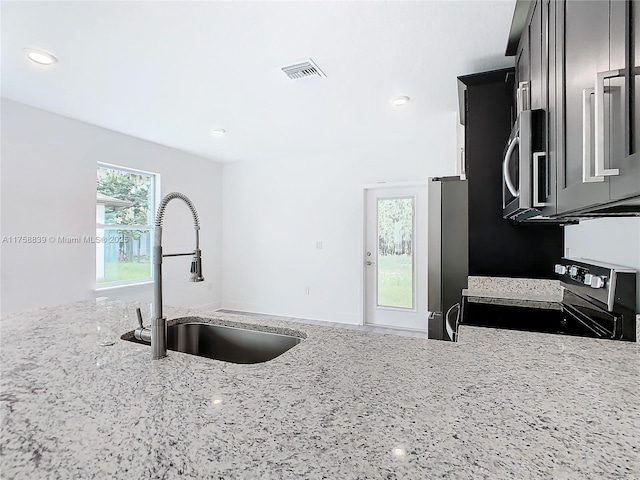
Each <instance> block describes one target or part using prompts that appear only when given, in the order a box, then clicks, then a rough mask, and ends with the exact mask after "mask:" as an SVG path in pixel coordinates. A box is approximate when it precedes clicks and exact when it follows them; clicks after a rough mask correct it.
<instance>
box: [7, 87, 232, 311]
mask: <svg viewBox="0 0 640 480" xmlns="http://www.w3.org/2000/svg"><path fill="white" fill-rule="evenodd" d="M1 113H2V123H1V125H2V137H1V139H2V150H1V152H2V160H1V161H2V163H1V165H0V173H1V177H2V178H1V182H0V185H1V210H0V211H1V217H0V219H1V224H0V229H1V230H0V236H2V237H9V236H15V235H33V236H45V237H49V236H54V237H57V236H59V235H64V236H84V235H87V236H93V235H95V211H96V164H97V162H106V163H112V164H116V165H122V166H126V167H131V168H137V169H141V170H147V171H151V172H155V173H159V174H160V175H161V190H162V194H163V195H164V194H166V193H169V192H171V191H179V192H182V193H184V194H186V195H187V196H189V197H190V198H191V200H193V202H194V204H195V206H196V208H197V209H198V213H199V214H200V218H201V226H202V229H201V248H202V252H203V269H204V275H205V279H206V280H205V282H202V283H190V282H188V281H187V279H188V271H189V261H188V259H184V258H183V259H166V260H165V264H164V276H163V278H164V292H165V296H164V300H165V301H164V303H165V304H167V305H180V306H186V307H205V308H207V307H208V308H216V307H219V306H220V304H221V299H222V282H221V272H222V253H221V246H222V236H221V225H222V167H221V165H220V164H218V163H216V162H212V161H210V160H205V159H203V158H200V157H196V156H194V155H190V154H186V153H183V152H180V151H177V150H174V149H171V148H167V147H163V146H160V145H157V144H154V143H150V142H146V141H143V140H140V139H137V138H133V137H129V136H126V135H122V134H119V133H116V132H113V131H110V130H105V129H103V128H99V127H95V126H93V125H89V124H86V123H82V122H78V121H75V120H71V119H68V118H65V117H62V116H59V115H55V114H52V113H49V112H45V111H43V110H39V109H35V108H31V107H28V106H26V105H23V104H20V103H16V102H13V101H9V100H6V99H2V103H1ZM165 219H166V220H165V224H164V225H165V229H164V240H165V241H164V245H165V251H166V252H172V251H176V250H179V251H188V250H190V249H193V242H194V240H193V237H194V233H193V221H192V217H191V214H190V212H189V210H188V208H187V207H186V205H184V204H182V203H181V202H180V203H179V201H173V202H171V204H170V205H169V206H168V208H167V215H166V217H165ZM1 247H2V248H1V252H2V256H1V261H0V266H1V279H2V281H1V287H0V288H1V290H0V299H1V301H2V304H1V307H0V308H1V311H2V313H9V312H13V311H21V310H26V309H30V308H35V307H40V306H48V305H59V304H64V303H68V302H72V301H76V300H88V299H93V298H94V297H95V296H103V295H106V296H111V297H116V298H126V299H136V300H141V301H151V298H152V287H151V286H150V285H145V286H138V287H128V288H120V289H114V290H108V291H102V292H97V293H96V292H94V288H95V246H94V245H91V244H52V243H50V242H47V243H45V244H32V245H27V244H12V243H3V244H1Z"/></svg>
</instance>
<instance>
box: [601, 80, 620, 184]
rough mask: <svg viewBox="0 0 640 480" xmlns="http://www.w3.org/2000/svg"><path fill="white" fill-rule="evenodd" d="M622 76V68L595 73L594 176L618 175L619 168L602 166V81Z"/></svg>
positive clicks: (603, 90) (603, 89) (603, 91)
mask: <svg viewBox="0 0 640 480" xmlns="http://www.w3.org/2000/svg"><path fill="white" fill-rule="evenodd" d="M621 76H624V70H611V71H609V72H598V73H597V74H596V106H595V116H596V138H595V150H596V169H595V176H596V177H610V176H614V175H619V174H620V170H619V169H617V168H604V157H605V151H604V93H605V88H604V81H605V80H606V79H607V78H615V77H621Z"/></svg>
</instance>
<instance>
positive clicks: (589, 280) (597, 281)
mask: <svg viewBox="0 0 640 480" xmlns="http://www.w3.org/2000/svg"><path fill="white" fill-rule="evenodd" d="M584 284H585V285H589V286H590V287H591V288H602V287H604V278H602V277H599V276H598V275H592V274H590V273H587V274H586V275H585V276H584Z"/></svg>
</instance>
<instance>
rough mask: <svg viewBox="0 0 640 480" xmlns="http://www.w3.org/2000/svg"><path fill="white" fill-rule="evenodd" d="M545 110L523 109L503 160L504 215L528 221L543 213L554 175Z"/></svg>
mask: <svg viewBox="0 0 640 480" xmlns="http://www.w3.org/2000/svg"><path fill="white" fill-rule="evenodd" d="M544 123H545V115H544V110H523V111H522V112H520V115H519V116H518V119H517V120H516V122H515V124H514V126H513V129H512V130H511V135H510V136H509V141H508V142H507V146H506V147H505V150H504V157H503V160H502V208H503V210H502V214H503V215H502V216H503V217H504V218H507V219H510V220H515V221H524V220H527V219H529V218H532V217H538V216H540V215H541V214H542V211H541V209H542V208H543V207H545V206H546V205H547V203H546V199H547V197H549V196H550V193H551V192H550V188H551V181H550V180H551V178H550V174H551V172H550V171H549V162H548V158H547V154H546V152H545V142H544V133H545V125H544Z"/></svg>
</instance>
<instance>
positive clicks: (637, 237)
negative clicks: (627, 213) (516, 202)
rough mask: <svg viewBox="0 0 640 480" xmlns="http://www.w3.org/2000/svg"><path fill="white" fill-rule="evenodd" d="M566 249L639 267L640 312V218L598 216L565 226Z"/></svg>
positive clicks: (639, 294)
mask: <svg viewBox="0 0 640 480" xmlns="http://www.w3.org/2000/svg"><path fill="white" fill-rule="evenodd" d="M564 244H565V251H567V249H568V255H569V256H570V257H572V258H587V259H591V260H599V261H601V262H607V263H614V264H617V265H624V266H625V267H632V268H635V269H636V270H638V277H639V278H638V283H637V287H638V289H637V311H638V312H640V218H598V219H593V220H582V221H581V222H580V223H579V224H578V225H571V226H568V227H565V230H564Z"/></svg>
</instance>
